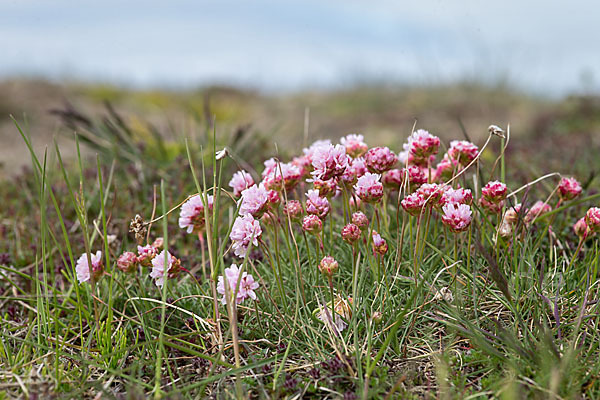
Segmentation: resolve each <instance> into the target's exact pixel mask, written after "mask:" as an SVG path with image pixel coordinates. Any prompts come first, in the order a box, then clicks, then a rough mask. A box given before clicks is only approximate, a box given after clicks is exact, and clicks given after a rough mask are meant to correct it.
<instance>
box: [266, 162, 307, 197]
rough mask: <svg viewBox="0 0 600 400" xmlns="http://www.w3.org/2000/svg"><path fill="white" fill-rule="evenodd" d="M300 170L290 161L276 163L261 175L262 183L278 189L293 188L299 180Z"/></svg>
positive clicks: (268, 187) (288, 189)
mask: <svg viewBox="0 0 600 400" xmlns="http://www.w3.org/2000/svg"><path fill="white" fill-rule="evenodd" d="M301 177H302V172H301V170H300V168H298V167H297V166H296V165H293V164H291V163H278V164H277V163H276V164H275V166H274V168H272V169H270V170H269V172H268V173H267V174H265V176H264V177H263V183H264V185H265V187H266V188H267V189H270V190H276V191H280V190H283V188H285V190H287V191H290V190H293V189H294V187H296V185H297V184H298V182H300V178H301Z"/></svg>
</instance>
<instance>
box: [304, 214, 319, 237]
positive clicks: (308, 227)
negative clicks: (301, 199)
mask: <svg viewBox="0 0 600 400" xmlns="http://www.w3.org/2000/svg"><path fill="white" fill-rule="evenodd" d="M302 229H304V230H305V231H306V232H308V233H312V234H315V235H316V234H318V233H319V232H321V230H323V222H322V221H321V218H319V217H318V216H316V215H314V214H310V215H307V216H305V217H304V218H303V219H302Z"/></svg>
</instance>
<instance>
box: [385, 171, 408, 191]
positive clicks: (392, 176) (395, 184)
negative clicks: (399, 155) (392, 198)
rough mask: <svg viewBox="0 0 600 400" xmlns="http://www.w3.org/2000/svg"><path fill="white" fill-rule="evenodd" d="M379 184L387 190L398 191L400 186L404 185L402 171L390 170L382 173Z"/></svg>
mask: <svg viewBox="0 0 600 400" xmlns="http://www.w3.org/2000/svg"><path fill="white" fill-rule="evenodd" d="M381 182H382V183H383V186H385V187H387V188H390V189H393V190H398V189H400V186H402V184H403V183H404V170H399V169H390V170H389V171H387V172H384V173H383V176H382V177H381Z"/></svg>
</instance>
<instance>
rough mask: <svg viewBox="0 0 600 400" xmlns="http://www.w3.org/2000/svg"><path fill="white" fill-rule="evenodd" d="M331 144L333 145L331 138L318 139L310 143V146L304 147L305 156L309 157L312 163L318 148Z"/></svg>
mask: <svg viewBox="0 0 600 400" xmlns="http://www.w3.org/2000/svg"><path fill="white" fill-rule="evenodd" d="M329 146H331V140H329V139H325V140H316V141H315V142H314V143H313V144H311V145H310V147H308V148H304V149H302V152H303V153H304V156H305V157H306V158H307V159H308V162H309V163H312V160H313V156H314V154H315V152H316V151H317V149H319V148H321V147H329Z"/></svg>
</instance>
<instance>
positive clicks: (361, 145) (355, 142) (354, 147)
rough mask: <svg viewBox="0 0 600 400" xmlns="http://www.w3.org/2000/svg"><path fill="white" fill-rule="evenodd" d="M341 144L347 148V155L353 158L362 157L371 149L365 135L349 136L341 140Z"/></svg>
mask: <svg viewBox="0 0 600 400" xmlns="http://www.w3.org/2000/svg"><path fill="white" fill-rule="evenodd" d="M340 143H341V144H342V145H343V146H345V147H346V154H348V155H349V156H350V157H352V158H356V157H360V156H362V155H363V154H365V153H366V152H367V150H368V149H369V147H368V146H367V144H366V143H365V137H364V136H363V135H355V134H350V135H347V136H346V137H343V138H341V139H340Z"/></svg>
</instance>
